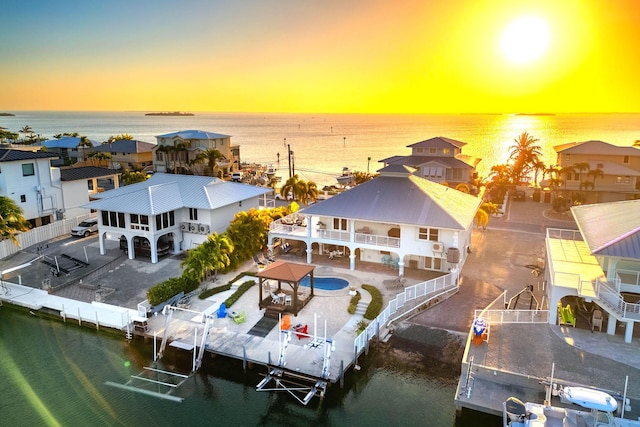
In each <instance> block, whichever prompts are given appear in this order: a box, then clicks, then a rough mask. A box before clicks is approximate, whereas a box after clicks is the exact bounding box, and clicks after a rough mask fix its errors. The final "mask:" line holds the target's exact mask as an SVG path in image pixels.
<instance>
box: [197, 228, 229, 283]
mask: <svg viewBox="0 0 640 427" xmlns="http://www.w3.org/2000/svg"><path fill="white" fill-rule="evenodd" d="M203 245H204V246H205V248H206V249H205V250H206V251H207V253H208V254H209V257H210V258H211V266H212V269H213V272H214V273H213V275H214V277H217V276H218V270H223V269H225V268H227V267H228V266H229V265H230V264H231V254H232V253H233V250H234V248H235V247H234V245H233V242H232V241H231V239H230V238H229V236H228V235H227V233H222V234H218V233H213V234H210V235H208V236H207V240H206V241H205V242H204V243H203Z"/></svg>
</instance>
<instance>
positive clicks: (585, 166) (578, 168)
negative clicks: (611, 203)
mask: <svg viewBox="0 0 640 427" xmlns="http://www.w3.org/2000/svg"><path fill="white" fill-rule="evenodd" d="M571 167H572V169H573V171H575V172H578V179H579V180H580V189H581V190H582V181H583V178H584V176H585V174H583V172H587V174H588V173H589V170H590V169H591V166H589V163H587V162H579V163H574V164H573V165H572V166H571Z"/></svg>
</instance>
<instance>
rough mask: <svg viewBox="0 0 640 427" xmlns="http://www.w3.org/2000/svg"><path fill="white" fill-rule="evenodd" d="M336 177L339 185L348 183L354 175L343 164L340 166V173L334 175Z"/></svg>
mask: <svg viewBox="0 0 640 427" xmlns="http://www.w3.org/2000/svg"><path fill="white" fill-rule="evenodd" d="M336 179H337V180H338V184H340V185H349V184H351V183H352V182H353V179H354V177H353V173H352V172H351V171H350V170H349V168H348V167H346V166H345V167H343V168H342V174H340V175H338V176H336Z"/></svg>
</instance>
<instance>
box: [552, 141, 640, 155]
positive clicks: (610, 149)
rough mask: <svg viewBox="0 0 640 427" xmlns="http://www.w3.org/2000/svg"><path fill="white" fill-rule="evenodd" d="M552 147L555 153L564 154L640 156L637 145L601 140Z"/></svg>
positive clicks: (639, 149)
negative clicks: (614, 143)
mask: <svg viewBox="0 0 640 427" xmlns="http://www.w3.org/2000/svg"><path fill="white" fill-rule="evenodd" d="M553 149H554V150H555V151H556V153H564V154H572V153H576V154H593V155H612V154H620V155H627V156H640V148H638V147H631V146H629V147H621V146H618V145H613V144H609V143H608V142H603V141H583V142H569V143H567V144H561V145H556V146H554V147H553Z"/></svg>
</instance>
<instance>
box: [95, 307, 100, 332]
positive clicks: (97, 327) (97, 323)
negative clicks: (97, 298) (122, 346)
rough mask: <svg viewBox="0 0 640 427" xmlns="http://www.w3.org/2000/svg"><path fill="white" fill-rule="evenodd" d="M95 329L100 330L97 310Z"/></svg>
mask: <svg viewBox="0 0 640 427" xmlns="http://www.w3.org/2000/svg"><path fill="white" fill-rule="evenodd" d="M96 330H97V331H99V330H100V322H99V321H98V312H97V311H96Z"/></svg>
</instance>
